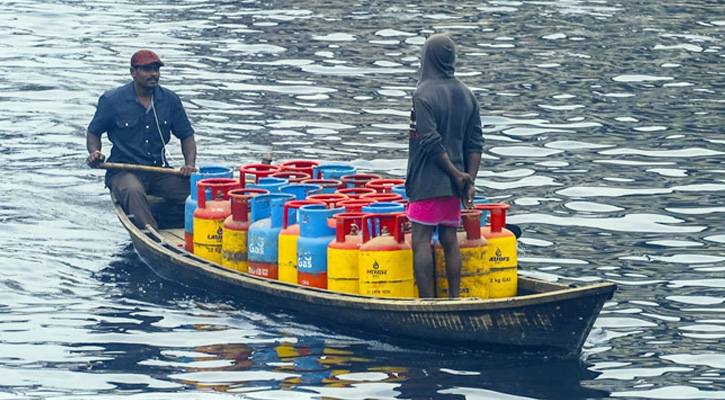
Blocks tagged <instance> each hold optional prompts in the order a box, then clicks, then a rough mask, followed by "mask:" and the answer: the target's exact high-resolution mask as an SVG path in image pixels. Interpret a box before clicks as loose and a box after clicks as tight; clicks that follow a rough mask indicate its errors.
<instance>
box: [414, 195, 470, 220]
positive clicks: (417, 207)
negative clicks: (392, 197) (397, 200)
mask: <svg viewBox="0 0 725 400" xmlns="http://www.w3.org/2000/svg"><path fill="white" fill-rule="evenodd" d="M405 213H406V215H407V216H408V219H409V220H410V221H412V222H416V223H419V224H421V225H428V226H437V225H445V226H458V225H460V221H461V199H460V198H459V197H455V196H451V197H434V198H432V199H426V200H421V201H416V202H413V203H408V207H407V209H406V210H405Z"/></svg>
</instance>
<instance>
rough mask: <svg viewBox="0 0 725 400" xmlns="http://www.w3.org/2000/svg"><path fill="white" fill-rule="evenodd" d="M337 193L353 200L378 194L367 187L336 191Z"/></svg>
mask: <svg viewBox="0 0 725 400" xmlns="http://www.w3.org/2000/svg"><path fill="white" fill-rule="evenodd" d="M335 193H336V194H344V195H345V196H347V197H349V198H351V199H359V198H360V196H362V195H364V194H370V193H377V190H375V189H370V188H366V187H345V188H342V189H337V190H335ZM376 201H377V200H376Z"/></svg>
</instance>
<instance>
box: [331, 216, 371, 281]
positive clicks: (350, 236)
mask: <svg viewBox="0 0 725 400" xmlns="http://www.w3.org/2000/svg"><path fill="white" fill-rule="evenodd" d="M364 215H366V214H365V213H362V212H344V213H340V214H336V215H335V223H336V228H335V240H333V241H331V242H330V244H329V245H327V289H329V290H332V291H335V292H342V293H353V294H357V293H360V287H359V285H360V277H359V274H360V272H359V269H358V265H359V260H358V257H359V252H360V245H362V217H363V216H364Z"/></svg>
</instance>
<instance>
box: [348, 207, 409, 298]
mask: <svg viewBox="0 0 725 400" xmlns="http://www.w3.org/2000/svg"><path fill="white" fill-rule="evenodd" d="M406 220H407V218H406V217H405V215H402V214H368V215H365V216H364V217H363V221H362V222H363V244H362V245H361V246H360V253H359V257H358V271H359V279H360V294H362V295H367V296H376V297H416V290H415V278H414V276H413V250H412V248H411V247H410V245H409V244H408V243H406V241H405V235H404V228H403V227H404V225H405V222H406Z"/></svg>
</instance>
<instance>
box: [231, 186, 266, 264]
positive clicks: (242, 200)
mask: <svg viewBox="0 0 725 400" xmlns="http://www.w3.org/2000/svg"><path fill="white" fill-rule="evenodd" d="M262 193H269V191H268V190H264V189H233V190H230V191H229V193H228V195H229V198H230V199H231V211H232V214H231V215H230V216H228V217H227V218H226V219H225V220H224V225H223V226H222V230H223V233H222V265H223V266H225V267H227V268H230V269H234V270H237V271H241V272H249V264H248V261H247V260H248V258H247V256H248V253H247V232H248V231H249V225H251V224H252V222H251V221H250V218H249V199H251V198H252V197H254V196H256V195H258V194H262Z"/></svg>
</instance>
